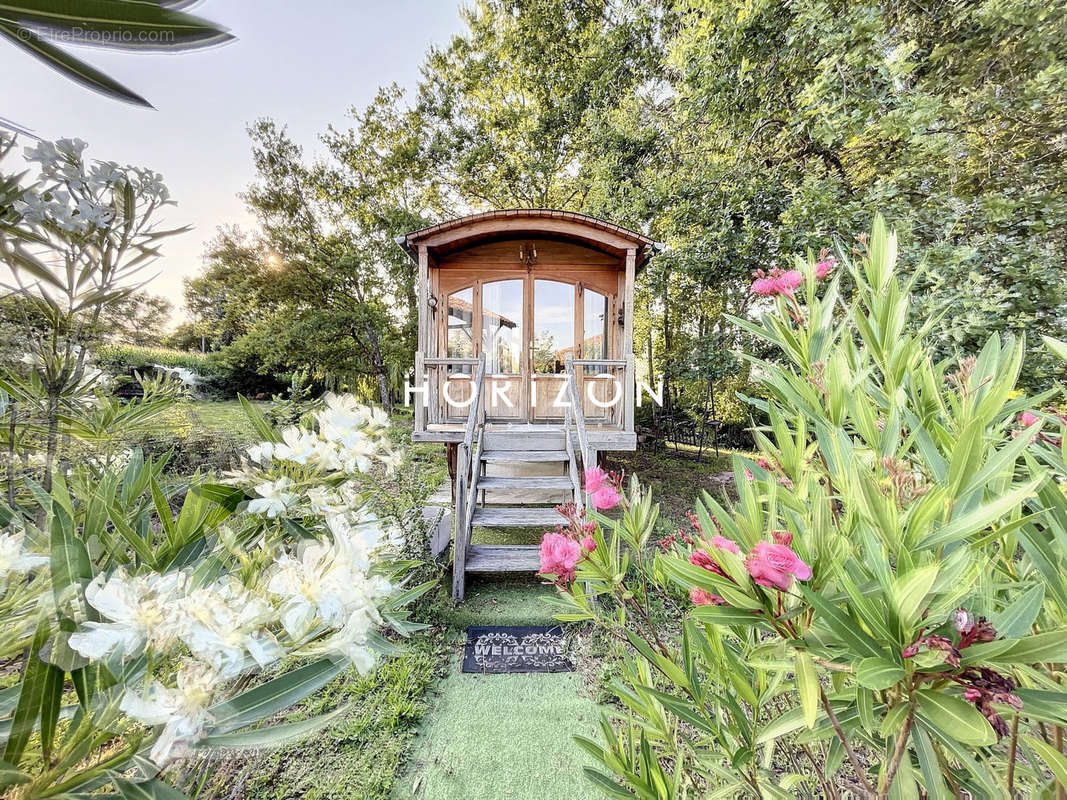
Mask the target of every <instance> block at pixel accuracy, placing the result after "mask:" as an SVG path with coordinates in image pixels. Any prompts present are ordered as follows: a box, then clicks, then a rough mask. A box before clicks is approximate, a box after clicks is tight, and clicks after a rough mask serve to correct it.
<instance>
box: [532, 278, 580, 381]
mask: <svg viewBox="0 0 1067 800" xmlns="http://www.w3.org/2000/svg"><path fill="white" fill-rule="evenodd" d="M574 294H575V286H574V284H571V283H562V282H561V281H548V280H535V281H534V308H533V324H534V327H533V348H532V352H533V371H534V372H535V373H539V374H542V375H545V374H559V373H561V372H563V371H564V369H565V368H566V366H565V365H566V359H567V356H568V355H574Z"/></svg>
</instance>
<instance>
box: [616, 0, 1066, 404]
mask: <svg viewBox="0 0 1067 800" xmlns="http://www.w3.org/2000/svg"><path fill="white" fill-rule="evenodd" d="M674 5H675V8H676V9H677V11H678V14H679V16H678V18H677V24H674V25H672V24H670V23H671V20H670V19H668V20H667V22H668V24H667V25H665V26H663V27H662V28H661V29H660V36H661V40H662V41H663V46H664V47H665V48H666V49H667V51H668V56H667V64H668V65H669V68H670V70H671V71H670V73H669V74H670V89H671V91H669V92H662V93H656V94H652V93H650V94H648V95H647V96H641V95H637V96H634V97H633V98H631V99H630V101H629V102H628V103H627V104H625V105H624V106H623V107H621V108H620V109H619V110H618V112H617V113H616V114H614V115H613V116H611V117H609V118H608V120H607V123H606V125H605V127H606V128H607V130H608V131H610V133H611V135H610V136H605V138H604V142H603V150H602V152H601V155H600V157H599V160H600V161H601V162H602V163H604V164H605V165H610V168H609V169H608V170H606V171H605V172H604V174H602V176H601V178H602V181H603V183H604V184H605V185H606V188H605V189H604V190H603V191H604V193H605V195H606V197H607V199H606V200H605V202H604V203H603V204H602V205H601V206H600V208H601V210H602V211H603V212H604V213H605V214H607V215H608V216H609V217H615V218H618V219H620V220H626V219H629V218H631V217H630V215H632V214H634V213H638V214H642V216H640V217H638V219H641V220H642V221H644V220H647V221H648V222H649V223H650V224H651V227H652V230H653V232H654V235H655V236H656V237H657V238H658V239H662V240H665V241H667V242H669V243H670V244H671V246H672V252H671V253H670V254H667V255H666V256H661V257H660V259H658V262H659V263H656V262H653V264H652V267H651V271H650V274H649V281H648V286H649V289H650V291H651V292H652V294H653V296H654V297H660V298H663V299H665V300H666V301H667V306H665V307H664V309H663V311H662V314H663V321H662V325H663V327H664V328H665V330H664V337H663V341H662V347H663V348H664V350H665V358H667V359H671V357H672V356H673V354H674V353H673V348H672V347H671V345H672V342H671V341H670V333H669V328H670V327H672V326H675V327H676V328H677V330H678V332H679V333H680V334H681V335H682V336H683V337H684V336H686V332H687V330H688V331H690V332H695V331H693V329H692V328H691V327H690V325H689V320H691V318H692V315H691V314H686V317H687V319H685V320H683V319H677V317H675V319H674V320H670V319H668V316H669V315H680V314H682V313H684V312H685V310H686V309H687V308H689V307H690V304H691V303H692V302H693V298H694V297H700V298H703V302H704V303H706V304H709V305H714V304H718V305H719V306H720V307H722V308H723V309H725V310H726V311H727V312H728V313H732V314H735V315H738V316H741V315H743V313H744V309H745V307H746V305H747V299H746V296H745V293H744V286H745V284H746V283H747V282H748V278H749V275H750V273H751V272H752V271H753V270H756V269H765V270H766V269H768V268H769V267H771V266H783V267H785V266H787V265H788V255H789V254H790V253H795V252H803V251H805V250H806V249H808V248H810V249H812V250H813V251H814V252H819V251H820V249H821V248H824V247H832V246H833V242H834V240H835V239H840V240H841V241H843V242H844V243H845V246H846V248H847V247H848V246H849V245H850V244H851V242H852V237H853V235H854V234H855V233H857V232H859V231H862V230H866V229H868V228H869V225H870V221H871V219H872V217H873V214H874V212H875V210H876V209H880V210H881V211H882V212H883V213H885V215H886V216H887V217H888V218H889V219H890V220H891V221H892V222H893V223H894V225H896V226H897V227H898V229H899V230H900V231H901V233H902V236H903V241H904V242H905V244H904V247H905V248H906V250H905V253H904V255H905V256H906V259H905V260H906V263H908V264H909V265H913V266H917V265H918V263H919V261H920V259H919V257H918V256H919V254H921V255H922V260H924V261H925V262H926V269H925V270H924V272H923V275H922V277H921V278H920V279H919V282H918V283H917V284H916V286H915V290H916V291H915V294H914V302H915V303H916V304H917V305H919V306H921V307H922V310H921V313H920V316H921V317H922V318H925V317H926V316H927V315H928V314H930V313H940V314H944V316H943V318H942V319H941V321H940V322H939V323H938V325H937V326H936V327H935V329H934V331H932V335H931V337H930V339H929V343H930V345H931V347H933V348H934V352H935V354H936V355H938V356H946V355H952V354H956V353H961V354H963V355H967V354H974V353H977V352H978V350H979V349H980V348H981V346H982V345H983V344H984V342H985V341H986V340H987V339H988V337H989V335H990V334H991V333H993V332H995V331H996V332H1002V333H1004V332H1009V331H1010V332H1012V333H1013V334H1015V335H1019V334H1022V333H1026V334H1028V335H1029V337H1030V338H1029V339H1028V341H1029V346H1030V349H1029V352H1028V357H1027V359H1026V362H1025V367H1024V373H1023V381H1024V384H1025V385H1027V386H1028V387H1031V388H1033V387H1042V386H1046V385H1048V382H1049V380H1050V379H1051V378H1054V377H1055V376H1056V375H1057V374H1059V375H1062V371H1060V372H1057V370H1061V369H1062V368H1061V367H1058V366H1057V365H1056V363H1055V362H1054V361H1052V360H1051V359H1049V358H1048V357H1047V356H1046V355H1045V354H1044V353H1043V352H1042V351H1041V349H1040V347H1039V340H1038V337H1037V336H1036V335H1035V334H1039V333H1044V334H1051V335H1057V336H1062V331H1063V324H1064V322H1063V320H1064V319H1065V317H1064V313H1063V309H1064V303H1065V301H1067V281H1065V278H1064V273H1063V271H1062V269H1060V265H1062V264H1063V263H1064V260H1065V256H1067V254H1065V251H1064V249H1063V247H1064V245H1063V242H1064V241H1065V237H1064V235H1063V232H1064V227H1065V225H1067V194H1065V190H1064V184H1063V181H1062V180H1060V178H1059V176H1060V175H1061V174H1062V173H1063V171H1064V167H1065V162H1064V159H1065V152H1064V150H1063V148H1062V147H1059V146H1058V145H1057V144H1056V141H1057V138H1058V137H1059V135H1060V132H1061V131H1062V130H1063V129H1064V127H1065V126H1067V103H1065V102H1064V100H1063V98H1064V97H1067V91H1065V88H1067V71H1065V68H1064V65H1063V58H1062V55H1063V53H1064V48H1065V46H1067V13H1065V11H1064V9H1063V7H1062V6H1049V5H1047V4H1044V3H1035V2H1028V0H1019V2H1004V3H997V4H993V5H988V4H973V5H966V6H963V7H961V6H960V5H958V4H955V3H935V4H933V5H929V6H923V7H922V8H919V7H917V6H913V5H909V4H907V3H895V2H894V3H888V4H877V3H832V2H831V3H827V2H823V1H822V0H813V2H801V3H782V2H768V3H762V4H756V5H753V4H750V3H743V2H728V3H709V2H705V1H704V0H686V1H685V2H680V3H677V4H674ZM631 153H632V154H640V155H641V158H640V159H628V158H627V157H626V155H629V154H631ZM909 268H910V267H909ZM843 288H844V290H845V291H848V288H849V287H848V286H847V284H846V285H845V286H844V287H843ZM723 334H724V335H725V337H726V342H727V343H728V346H729V345H730V344H734V345H739V346H743V347H744V348H745V349H746V350H750V349H751V348H752V347H753V346H759V345H760V344H761V342H760V340H759V339H756V340H751V339H749V338H747V337H746V338H744V339H742V340H740V341H738V340H736V339H735V338H734V337H735V336H736V335H737V331H736V329H732V330H731V329H726V330H725V331H723ZM690 335H691V334H690ZM675 338H678V337H677V336H675ZM761 355H763V354H762V353H761ZM672 360H673V359H672Z"/></svg>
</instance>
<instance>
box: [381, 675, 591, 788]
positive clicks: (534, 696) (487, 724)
mask: <svg viewBox="0 0 1067 800" xmlns="http://www.w3.org/2000/svg"><path fill="white" fill-rule="evenodd" d="M581 686H582V677H581V675H580V674H579V673H560V674H548V675H543V674H524V675H464V674H460V673H458V672H457V673H455V674H453V675H451V676H449V677H448V678H447V679H445V680H444V681H443V682H442V683H441V685H440V687H439V688H440V693H441V694H440V697H439V698H438V700H437V703H436V704H435V706H434V710H433V715H432V717H431V718H430V720H429V722H428V724H427V725H426V726H425V728H424V729H422V730H421V731H420V734H419V744H418V747H417V748H416V750H415V755H414V758H413V760H412V762H411V764H410V768H409V771H408V772H407V774H405V776H404V777H403V778H401V779H400V780H399V781H398V782H397V784H396V789H395V790H394V792H393V795H392V796H393V798H394V800H401V798H403V799H404V800H407V798H425V800H502V799H503V798H513V799H514V800H540V798H546V797H567V798H574V799H575V800H581V799H582V798H590V799H592V798H596V797H598V796H599V794H598V793H597V792H595V791H594V790H593V788H592V786H591V785H590V784H589V783H588V782H587V781H586V779H585V777H584V776H583V774H582V770H581V767H582V765H583V763H587V762H584V761H583V756H582V751H581V750H579V749H578V747H577V746H576V745H575V744H574V740H573V739H572V737H573V736H574V735H575V734H583V735H586V736H593V735H595V730H596V722H597V719H598V718H599V710H598V708H597V705H596V703H594V702H593V701H592V700H590V699H588V698H586V697H582V696H581V694H580V693H579V690H580V689H581Z"/></svg>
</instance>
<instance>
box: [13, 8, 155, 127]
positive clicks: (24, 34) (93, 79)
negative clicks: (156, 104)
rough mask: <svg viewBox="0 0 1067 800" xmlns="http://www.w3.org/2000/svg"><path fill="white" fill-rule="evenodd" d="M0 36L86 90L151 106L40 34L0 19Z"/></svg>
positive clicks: (137, 95) (139, 96) (134, 93)
mask: <svg viewBox="0 0 1067 800" xmlns="http://www.w3.org/2000/svg"><path fill="white" fill-rule="evenodd" d="M0 36H2V37H5V38H7V39H8V40H10V41H11V42H12V43H13V44H15V45H17V46H18V47H20V48H22V49H23V50H25V51H27V52H28V53H30V54H31V55H34V56H36V57H37V58H39V59H40V60H41V61H43V62H44V63H45V64H47V65H48V66H50V67H52V68H53V69H55V70H56V71H58V72H61V73H62V74H64V75H66V76H67V77H68V78H70V79H71V80H73V81H74V82H75V83H79V84H81V85H82V86H84V87H86V88H87V89H92V90H93V91H96V92H100V93H101V94H103V95H106V96H108V97H112V98H114V99H116V100H125V101H126V102H127V103H133V104H135V105H139V106H147V107H148V108H151V107H152V104H151V103H149V102H148V101H147V100H145V99H144V98H143V97H141V95H139V94H137V93H136V92H134V91H132V90H131V89H127V88H126V87H125V86H123V85H122V84H121V83H119V82H118V81H116V80H115V79H114V78H110V77H108V76H107V75H105V74H104V73H103V72H101V71H100V70H98V69H96V68H95V67H92V66H90V65H89V64H87V63H85V62H84V61H82V60H81V59H78V58H75V57H74V56H72V55H70V54H69V53H67V52H66V51H64V50H61V49H60V48H58V47H56V46H55V45H54V44H52V43H51V42H48V41H45V40H44V39H43V38H41V36H40V35H39V34H38V33H36V32H35V31H32V30H30V29H29V28H24V27H23V26H21V25H15V24H12V23H11V22H8V21H7V20H5V19H2V18H0Z"/></svg>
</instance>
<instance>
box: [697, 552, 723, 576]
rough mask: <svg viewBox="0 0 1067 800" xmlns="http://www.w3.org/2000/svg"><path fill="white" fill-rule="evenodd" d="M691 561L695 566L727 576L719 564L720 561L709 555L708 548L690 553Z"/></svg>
mask: <svg viewBox="0 0 1067 800" xmlns="http://www.w3.org/2000/svg"><path fill="white" fill-rule="evenodd" d="M689 563H690V564H693V565H695V566H698V567H701V568H702V569H706V570H707V571H708V572H714V573H715V574H716V575H722V576H724V577H725V575H726V573H725V572H723V571H722V567H720V566H719V562H718V561H716V560H715V559H714V558H712V557H711V556H709V555H708V552H707V551H706V550H694V551H693V552H692V553H690V554H689Z"/></svg>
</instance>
